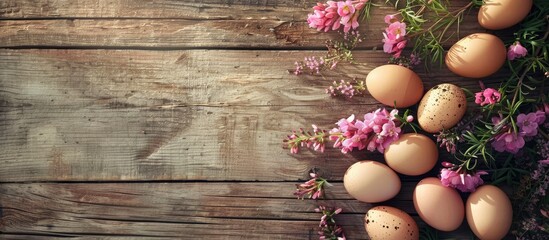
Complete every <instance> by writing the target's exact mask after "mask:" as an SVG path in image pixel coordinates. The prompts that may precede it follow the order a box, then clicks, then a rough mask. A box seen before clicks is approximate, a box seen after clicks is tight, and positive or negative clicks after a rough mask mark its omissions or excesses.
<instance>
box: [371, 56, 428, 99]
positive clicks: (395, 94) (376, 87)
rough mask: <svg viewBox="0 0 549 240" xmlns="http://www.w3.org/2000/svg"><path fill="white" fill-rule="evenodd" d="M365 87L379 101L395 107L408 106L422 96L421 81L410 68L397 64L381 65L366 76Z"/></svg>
mask: <svg viewBox="0 0 549 240" xmlns="http://www.w3.org/2000/svg"><path fill="white" fill-rule="evenodd" d="M366 88H367V89H368V92H370V95H372V97H374V98H375V99H376V100H377V101H379V102H380V103H383V104H385V105H387V106H391V107H393V106H395V102H396V107H397V108H404V107H409V106H412V105H414V104H416V103H417V102H419V100H420V99H421V96H423V82H422V81H421V79H420V78H419V76H418V75H417V74H416V73H414V72H413V71H412V70H410V69H408V68H406V67H403V66H399V65H383V66H379V67H377V68H375V69H374V70H372V71H371V72H370V73H369V74H368V76H367V77H366Z"/></svg>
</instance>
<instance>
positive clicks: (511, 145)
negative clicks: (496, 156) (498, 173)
mask: <svg viewBox="0 0 549 240" xmlns="http://www.w3.org/2000/svg"><path fill="white" fill-rule="evenodd" d="M524 143H525V142H524V138H523V137H522V136H521V135H519V134H517V133H514V132H512V131H508V132H505V133H502V134H500V135H498V136H496V137H495V139H494V141H493V142H492V147H493V148H494V150H496V151H498V152H505V151H507V152H510V153H517V152H518V151H519V150H520V149H521V148H522V147H524Z"/></svg>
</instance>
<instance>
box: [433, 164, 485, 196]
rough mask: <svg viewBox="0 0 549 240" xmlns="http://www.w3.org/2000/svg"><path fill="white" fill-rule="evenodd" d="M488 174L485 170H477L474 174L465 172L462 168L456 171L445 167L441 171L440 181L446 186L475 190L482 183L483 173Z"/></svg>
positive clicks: (466, 190)
mask: <svg viewBox="0 0 549 240" xmlns="http://www.w3.org/2000/svg"><path fill="white" fill-rule="evenodd" d="M485 174H488V173H487V172H485V171H477V172H476V173H475V174H474V175H471V174H469V173H463V172H462V171H461V169H458V170H456V171H454V170H451V169H448V168H443V169H442V170H441V171H440V182H441V183H442V185H444V186H446V187H453V188H457V189H458V190H460V191H462V192H474V191H475V190H476V187H478V186H480V185H482V184H483V183H484V181H482V178H481V177H480V176H481V175H485Z"/></svg>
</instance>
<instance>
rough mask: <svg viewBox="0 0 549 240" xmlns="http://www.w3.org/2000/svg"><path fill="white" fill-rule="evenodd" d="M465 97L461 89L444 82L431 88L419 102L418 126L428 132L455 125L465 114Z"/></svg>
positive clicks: (435, 131)
mask: <svg viewBox="0 0 549 240" xmlns="http://www.w3.org/2000/svg"><path fill="white" fill-rule="evenodd" d="M466 110H467V99H466V97H465V93H464V92H463V90H462V89H461V88H460V87H458V86H456V85H453V84H449V83H444V84H439V85H436V86H434V87H433V88H431V89H430V90H429V91H427V93H425V95H424V96H423V98H422V99H421V102H420V103H419V107H418V110H417V120H418V122H419V126H421V128H422V129H423V130H425V131H426V132H429V133H437V132H440V131H442V130H443V129H450V128H452V127H453V126H455V125H456V124H457V123H458V122H459V121H460V120H461V118H462V117H463V115H465V111H466Z"/></svg>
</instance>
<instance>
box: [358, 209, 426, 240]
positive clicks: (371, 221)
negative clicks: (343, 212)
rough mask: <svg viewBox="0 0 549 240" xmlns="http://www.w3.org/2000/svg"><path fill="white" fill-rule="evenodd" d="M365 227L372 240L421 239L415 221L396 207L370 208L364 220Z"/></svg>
mask: <svg viewBox="0 0 549 240" xmlns="http://www.w3.org/2000/svg"><path fill="white" fill-rule="evenodd" d="M364 226H365V228H366V232H367V233H368V236H369V237H370V239H372V240H408V239H410V240H417V239H419V229H418V227H417V224H416V222H415V221H414V219H413V218H412V217H410V215H408V214H407V213H405V212H404V211H402V210H400V209H398V208H394V207H388V206H377V207H373V208H370V210H368V212H367V213H366V217H365V218H364Z"/></svg>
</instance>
